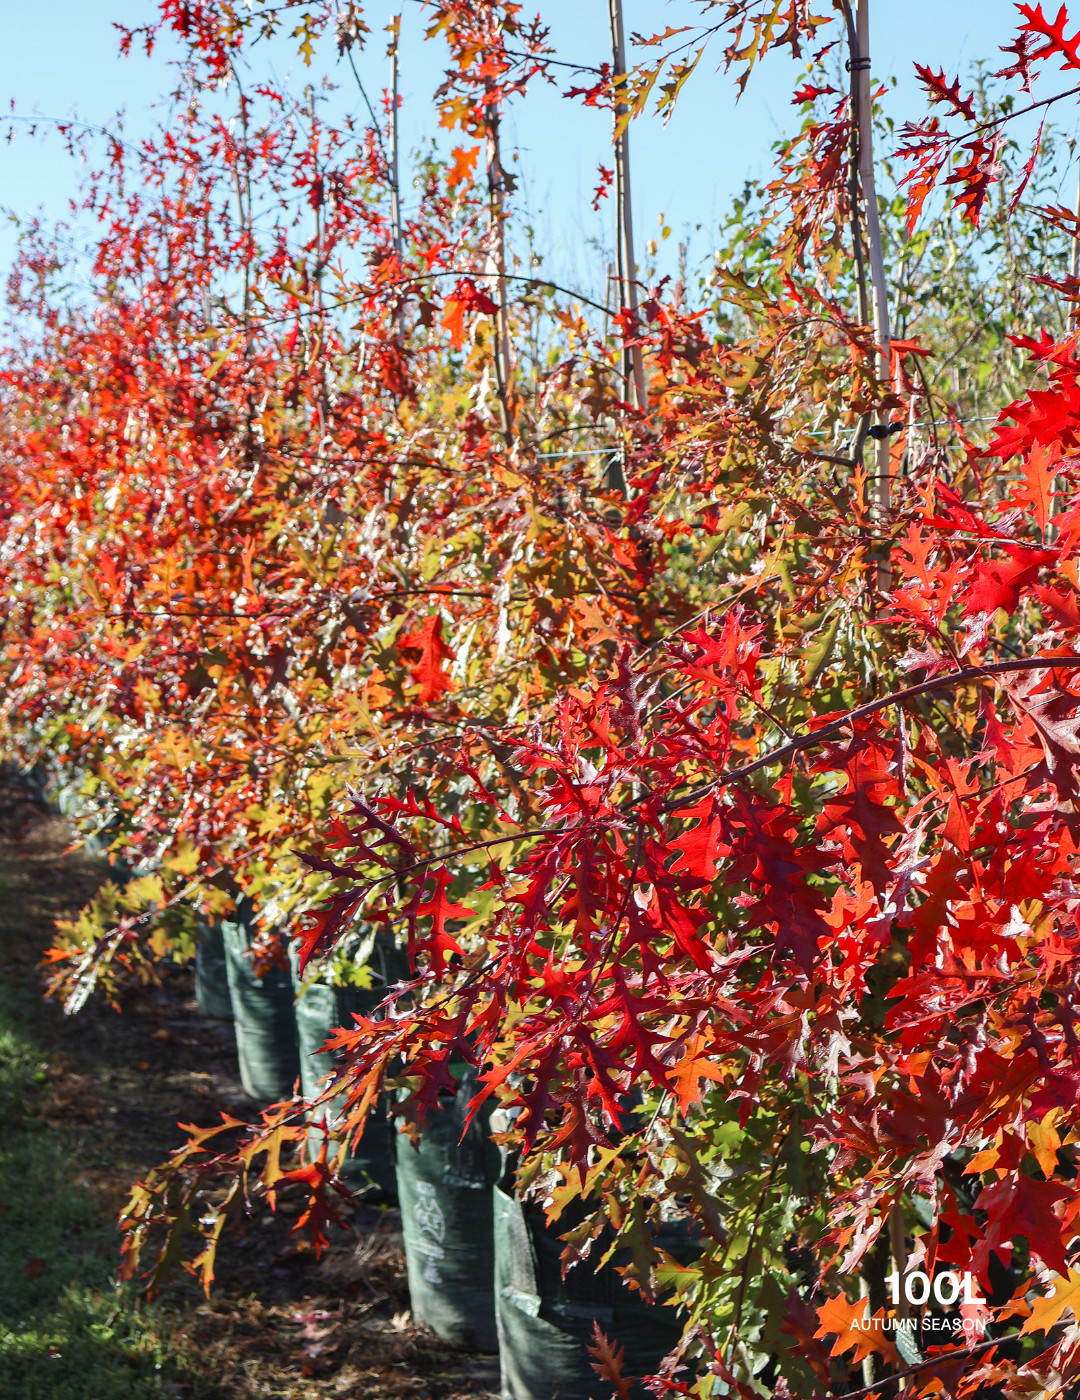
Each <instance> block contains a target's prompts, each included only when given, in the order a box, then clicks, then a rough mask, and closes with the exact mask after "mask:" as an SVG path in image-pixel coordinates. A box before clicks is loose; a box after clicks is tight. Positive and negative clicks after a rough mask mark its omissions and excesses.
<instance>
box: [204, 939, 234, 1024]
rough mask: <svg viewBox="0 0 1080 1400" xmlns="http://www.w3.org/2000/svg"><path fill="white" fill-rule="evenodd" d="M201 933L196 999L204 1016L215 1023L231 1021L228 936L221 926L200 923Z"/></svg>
mask: <svg viewBox="0 0 1080 1400" xmlns="http://www.w3.org/2000/svg"><path fill="white" fill-rule="evenodd" d="M199 932H200V934H201V935H202V937H201V939H200V942H199V945H198V947H197V948H196V949H195V1000H196V1001H197V1002H198V1003H199V1010H200V1011H201V1012H202V1014H203V1015H204V1016H210V1017H212V1018H213V1019H214V1020H215V1021H231V1020H232V1019H233V1009H232V997H231V996H230V995H229V969H228V966H227V963H226V958H225V935H224V933H223V932H222V929H221V925H220V924H210V925H209V926H207V925H206V924H200V926H199Z"/></svg>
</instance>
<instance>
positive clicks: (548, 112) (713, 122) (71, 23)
mask: <svg viewBox="0 0 1080 1400" xmlns="http://www.w3.org/2000/svg"><path fill="white" fill-rule="evenodd" d="M533 3H535V0H533ZM625 7H626V28H627V32H628V33H632V32H633V31H635V30H639V31H642V32H647V33H648V32H654V31H655V30H658V29H662V28H663V27H664V26H665V25H667V24H672V25H675V24H679V23H682V22H686V20H688V19H693V18H694V17H695V16H696V15H697V14H698V13H700V11H699V9H698V8H697V7H696V6H695V5H694V4H693V2H692V0H670V2H669V3H663V2H662V0H625ZM399 8H404V18H403V22H402V40H403V45H402V94H403V98H404V102H403V107H402V118H401V121H402V135H403V144H404V145H405V147H406V148H409V147H411V146H415V145H416V144H417V143H418V142H419V141H420V140H421V139H422V138H424V137H427V136H430V135H432V134H434V133H435V131H436V127H435V120H434V117H433V114H432V106H431V95H432V93H433V91H434V88H435V87H436V86H437V84H438V81H439V78H440V76H441V67H442V53H443V50H442V49H441V46H440V45H439V44H436V43H430V42H429V43H425V42H423V40H422V29H423V20H422V15H421V11H420V7H419V5H418V4H417V3H416V0H376V3H373V4H370V5H369V6H368V7H367V9H366V12H365V13H366V18H367V22H368V23H369V24H370V26H371V28H372V30H373V31H375V34H374V35H373V37H372V39H371V40H369V43H368V46H367V49H366V51H365V52H364V53H363V54H362V55H361V56H360V59H359V67H360V71H361V74H362V76H363V78H364V81H365V83H366V84H368V85H369V91H372V95H373V96H374V94H375V93H376V92H377V91H378V90H379V89H380V88H381V87H382V86H384V85H385V83H386V81H387V62H386V60H385V58H384V52H385V43H384V41H383V36H382V35H381V33H380V32H379V31H380V29H381V26H382V25H383V24H384V23H386V22H388V21H389V19H390V18H391V17H392V15H393V14H394V13H395V12H396V11H397V10H398V9H399ZM525 8H526V9H530V8H531V5H530V4H528V3H526V6H525ZM828 8H829V7H828V5H827V3H824V0H823V3H822V4H821V9H822V11H823V12H825V11H827V10H828ZM1052 8H1053V9H1056V0H1055V4H1054V5H1053V6H1052ZM1075 8H1076V22H1077V23H1078V24H1080V4H1078V5H1077V6H1076V7H1075ZM154 9H155V6H154V4H153V3H152V0H50V3H48V4H27V3H22V4H11V5H10V6H9V8H8V9H7V10H6V12H5V17H4V18H5V24H4V44H3V46H2V47H0V100H3V103H4V106H5V107H6V106H7V104H8V101H9V100H10V99H13V100H14V103H15V111H16V112H17V113H19V114H20V115H23V116H32V115H33V114H34V113H35V112H37V113H41V114H44V115H46V116H51V117H60V116H69V115H77V116H78V117H80V118H81V119H82V120H83V121H86V122H90V123H94V124H101V125H110V124H111V123H112V121H113V119H114V115H115V113H116V111H117V109H118V108H125V109H126V113H127V117H126V121H127V129H128V131H129V133H131V134H133V135H137V134H138V133H139V132H140V131H141V130H145V129H146V128H147V126H148V125H149V124H150V123H151V122H152V121H153V119H154V115H153V111H152V108H153V104H154V103H155V102H157V101H158V100H159V97H160V94H161V93H163V92H165V91H167V89H168V85H169V71H168V68H167V61H168V58H169V56H170V54H169V50H168V47H167V46H166V47H164V48H163V49H162V50H161V51H160V52H159V53H155V55H154V57H153V58H152V59H150V60H147V59H146V58H145V57H144V56H142V55H141V54H139V55H137V56H133V57H130V58H126V59H122V58H120V57H119V56H118V53H117V38H118V36H117V33H116V30H115V29H114V28H113V21H114V20H119V21H122V22H124V23H127V24H137V23H140V22H145V20H146V19H147V18H149V17H150V15H151V14H152V13H153V12H154ZM541 13H542V15H543V17H544V19H545V21H546V22H547V23H548V24H549V25H550V26H551V30H552V37H553V40H554V42H555V45H556V48H557V50H558V52H559V54H560V56H561V57H563V58H565V59H568V60H574V61H581V62H583V63H589V64H595V63H598V62H600V61H602V60H603V59H604V58H606V57H608V56H609V52H610V51H609V48H608V37H607V0H544V3H543V5H542V8H541ZM1015 14H1016V7H1015V5H1013V4H1011V3H1007V0H872V3H871V52H872V55H873V64H874V73H875V76H877V77H879V78H886V77H890V76H895V77H896V78H897V79H899V84H898V87H897V89H896V91H895V92H894V93H893V94H891V95H890V96H889V98H888V99H887V106H888V110H889V112H890V114H891V115H893V116H894V117H895V118H896V120H897V121H898V122H899V121H902V120H905V119H907V118H909V117H911V116H921V115H922V114H923V112H924V111H925V107H924V104H923V101H922V98H921V94H920V91H919V89H918V88H917V87H916V85H915V83H914V81H913V76H912V65H913V63H914V62H915V61H916V60H919V61H921V62H924V63H929V64H931V65H932V66H934V67H935V68H936V67H938V66H944V67H945V68H946V69H947V70H948V71H949V73H950V75H951V74H953V73H955V72H956V71H958V70H959V71H961V72H963V71H964V70H965V69H966V67H967V66H968V65H969V64H970V63H971V61H972V60H974V59H976V58H979V57H986V58H990V59H995V58H996V57H997V50H998V46H999V45H1001V44H1003V43H1006V42H1008V39H1009V37H1010V35H1011V32H1012V29H1013V27H1014V23H1015V19H1014V17H1015ZM268 57H269V58H270V59H271V60H272V62H273V64H274V67H275V69H276V71H277V76H278V78H279V79H281V80H285V81H289V82H290V83H291V85H292V86H294V87H295V88H296V89H298V90H299V89H300V88H302V87H303V85H304V82H305V81H306V78H307V73H306V71H305V70H304V68H303V66H302V65H301V64H300V63H299V61H298V60H296V59H295V58H293V57H291V55H290V53H289V51H288V50H287V49H286V48H285V46H284V45H283V44H281V43H278V44H276V45H275V48H274V51H273V53H272V54H270V55H268ZM718 57H719V54H718V53H717V57H716V58H714V59H713V60H712V62H709V59H708V56H707V57H706V60H705V61H704V62H703V63H702V64H701V65H700V66H699V68H698V71H697V73H696V74H695V75H694V77H693V79H691V82H690V84H689V85H688V87H687V88H686V89H685V90H684V95H683V96H682V98H681V99H680V104H679V108H678V110H677V111H676V114H675V116H674V118H673V119H672V121H671V122H670V123H669V124H668V125H667V126H666V127H665V126H664V125H663V124H662V123H660V122H659V121H656V120H654V119H645V120H641V121H639V122H637V123H635V125H634V127H633V129H632V163H633V182H634V205H635V226H636V227H635V232H636V234H637V239H638V243H639V246H640V245H642V244H643V243H644V241H645V240H646V239H648V238H653V237H655V236H656V235H657V230H658V224H659V219H660V216H661V215H663V216H665V219H666V222H667V224H668V225H669V226H670V227H671V228H672V230H673V236H672V238H671V239H670V241H669V244H668V249H666V250H665V251H667V250H671V251H672V252H673V250H674V247H675V245H676V243H677V241H678V239H679V237H681V236H683V235H684V232H685V230H687V229H688V228H689V229H693V226H694V225H697V224H701V225H703V228H702V230H701V232H700V233H694V235H693V241H692V249H693V252H694V253H695V254H696V255H698V256H701V255H702V254H704V253H706V252H708V251H709V250H710V248H711V247H712V245H713V242H714V241H715V240H714V238H713V234H712V230H713V229H714V228H715V226H716V223H717V221H718V219H719V217H720V215H721V214H722V212H723V210H724V208H725V207H726V206H727V205H728V203H729V202H730V200H731V198H732V196H733V195H734V194H736V193H737V192H738V191H739V190H741V188H742V186H743V183H744V181H745V180H746V179H747V178H748V177H757V176H761V175H764V174H766V173H767V171H768V169H769V166H770V162H771V152H770V148H771V146H772V143H773V142H774V141H775V140H776V139H777V138H778V136H779V135H780V134H781V132H784V131H787V132H790V131H791V130H792V129H793V127H794V125H795V124H796V122H797V114H796V111H795V109H794V108H793V107H792V105H791V91H792V88H793V86H794V85H795V82H796V80H797V78H798V75H799V73H800V72H801V71H802V70H801V69H800V68H799V67H798V66H797V65H793V64H792V63H791V62H790V61H789V60H787V59H786V58H784V57H783V56H781V55H779V54H776V55H771V56H770V57H769V58H768V59H767V60H766V61H765V63H764V64H763V65H762V67H761V69H760V70H759V71H757V72H756V73H755V74H754V75H753V77H752V78H751V80H750V84H749V87H748V89H747V92H746V95H745V96H744V97H743V98H742V100H741V101H740V102H738V103H736V102H735V98H734V88H733V84H732V81H731V79H730V78H729V77H726V76H725V75H724V74H722V73H718V72H717V71H716V63H717V61H718ZM994 66H996V65H994ZM341 83H342V88H341V93H340V98H341V100H342V101H343V102H345V103H347V104H348V105H353V104H355V103H356V101H357V99H356V95H355V84H354V83H353V79H352V75H351V73H349V71H348V69H347V68H343V70H342V71H341ZM568 85H569V84H568V83H566V84H563V86H564V87H565V86H568ZM1060 86H1061V87H1067V86H1069V84H1068V83H1067V82H1062V83H1061V84H1060ZM1055 120H1057V121H1058V122H1059V123H1060V124H1061V125H1063V126H1065V127H1066V128H1067V129H1072V128H1074V127H1075V126H1076V124H1077V112H1076V109H1075V108H1070V110H1069V111H1068V112H1065V111H1058V112H1057V113H1056V115H1055ZM14 130H15V135H14V139H13V140H12V141H11V142H10V143H9V144H0V207H3V208H4V209H5V210H7V211H10V212H11V213H13V214H14V215H16V216H17V217H18V218H26V217H28V216H31V215H33V214H34V213H36V212H38V211H39V210H43V211H44V212H45V214H46V215H47V216H48V217H56V216H58V215H62V214H63V213H64V212H65V209H66V202H67V200H68V199H70V198H71V197H72V196H74V195H76V194H77V191H78V182H79V178H80V174H81V173H82V172H81V170H80V168H79V166H78V165H77V163H75V162H73V161H72V160H71V158H70V157H69V156H67V154H66V153H65V152H64V151H63V149H62V144H61V143H60V142H59V141H58V140H57V139H56V138H55V137H50V138H47V139H45V140H42V139H40V138H35V139H32V140H31V139H28V138H27V136H26V135H25V134H23V133H22V132H21V131H20V130H19V129H18V128H17V127H16V128H15V129H14ZM507 136H508V138H509V140H510V141H511V142H513V143H514V144H515V145H517V146H518V147H519V149H520V161H519V165H520V168H521V170H522V171H523V173H524V174H525V180H524V182H523V188H524V191H525V193H526V195H527V198H528V201H529V209H530V213H531V215H532V217H533V220H534V223H535V226H536V229H537V234H538V242H539V245H540V247H541V250H544V251H546V254H547V256H546V258H545V266H546V267H547V268H548V269H550V272H551V275H559V276H561V277H577V278H580V279H581V280H582V281H587V280H588V278H589V275H590V266H595V265H596V257H595V255H593V254H590V251H589V243H590V240H594V241H595V240H600V241H602V242H607V243H608V244H610V242H611V232H610V230H609V229H608V227H607V226H608V224H610V223H611V221H612V218H613V214H612V210H611V201H607V202H606V203H605V204H604V205H603V206H601V209H602V212H601V213H600V214H599V215H596V214H593V212H592V211H591V209H590V207H589V205H590V200H591V194H592V188H593V186H594V184H595V183H596V167H597V163H598V162H600V161H604V162H606V163H607V164H609V165H610V145H609V136H610V128H609V119H608V117H607V115H606V114H604V113H598V112H593V111H583V110H582V108H581V107H580V106H579V105H578V104H576V103H570V102H566V101H563V100H561V99H560V97H559V96H558V93H557V91H554V90H552V89H547V90H544V89H539V88H538V89H537V90H536V91H535V92H531V93H530V94H529V96H528V97H527V98H526V99H525V100H524V101H519V102H517V103H516V104H515V105H514V108H513V110H512V112H511V113H510V116H509V118H508V122H507ZM13 248H14V225H13V224H12V223H10V222H8V221H5V222H4V224H3V225H2V226H0V264H3V265H4V266H6V265H7V264H8V263H9V261H10V258H11V254H12V251H13Z"/></svg>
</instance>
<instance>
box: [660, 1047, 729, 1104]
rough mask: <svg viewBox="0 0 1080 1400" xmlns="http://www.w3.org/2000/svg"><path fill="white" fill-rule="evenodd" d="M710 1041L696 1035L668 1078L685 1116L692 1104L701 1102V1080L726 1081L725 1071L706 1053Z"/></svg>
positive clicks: (720, 1082)
mask: <svg viewBox="0 0 1080 1400" xmlns="http://www.w3.org/2000/svg"><path fill="white" fill-rule="evenodd" d="M707 1045H708V1041H707V1040H706V1038H705V1036H703V1035H696V1036H694V1037H693V1039H692V1040H689V1041H688V1042H687V1044H686V1049H685V1052H684V1054H683V1057H682V1059H681V1060H679V1061H678V1062H677V1063H676V1064H675V1066H674V1068H673V1069H672V1070H671V1071H670V1072H669V1074H668V1079H669V1080H670V1082H671V1086H672V1088H673V1090H674V1092H675V1095H676V1097H677V1098H678V1100H679V1110H680V1112H681V1113H682V1114H683V1115H684V1116H685V1114H686V1112H687V1110H688V1109H689V1107H690V1105H691V1104H695V1103H700V1102H701V1081H702V1080H703V1079H711V1080H712V1081H713V1082H714V1083H717V1084H722V1083H723V1082H724V1072H723V1070H722V1069H721V1068H720V1066H719V1065H717V1064H716V1063H715V1062H714V1061H713V1060H711V1059H710V1058H709V1056H708V1055H707V1054H706V1053H704V1052H705V1049H706V1046H707Z"/></svg>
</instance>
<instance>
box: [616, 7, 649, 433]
mask: <svg viewBox="0 0 1080 1400" xmlns="http://www.w3.org/2000/svg"><path fill="white" fill-rule="evenodd" d="M608 12H609V15H610V19H611V68H612V78H613V79H614V81H615V83H616V84H618V82H619V79H620V78H622V77H623V76H624V75H625V73H626V45H625V42H624V39H623V14H622V0H608ZM626 112H627V109H626V104H625V103H623V102H618V101H617V102H616V103H615V205H616V217H617V221H618V232H617V237H616V240H615V242H616V258H617V265H618V277H619V308H620V310H622V311H629V312H630V319H631V321H633V322H636V320H637V305H638V301H637V264H636V262H635V260H634V217H633V208H632V205H631V199H630V132H629V129H628V127H626V126H623V122H624V121H625V118H626ZM620 126H623V129H622V130H621V131H620V129H619V128H620ZM631 382H632V383H633V386H634V399H635V402H636V403H637V406H638V408H642V409H643V408H645V407H646V406H647V404H648V399H647V397H646V394H645V365H644V362H643V360H642V357H641V346H640V345H634V346H630V347H629V348H627V349H625V350H624V351H623V397H624V398H625V399H627V400H629V398H630V385H631Z"/></svg>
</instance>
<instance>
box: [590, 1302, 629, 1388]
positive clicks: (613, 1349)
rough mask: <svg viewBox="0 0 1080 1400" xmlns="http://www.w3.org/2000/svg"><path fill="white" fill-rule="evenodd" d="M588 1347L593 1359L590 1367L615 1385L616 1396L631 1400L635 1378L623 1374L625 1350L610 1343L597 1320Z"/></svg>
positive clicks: (594, 1322)
mask: <svg viewBox="0 0 1080 1400" xmlns="http://www.w3.org/2000/svg"><path fill="white" fill-rule="evenodd" d="M586 1346H587V1347H588V1350H589V1355H590V1356H591V1357H592V1358H593V1360H592V1361H590V1362H589V1365H590V1366H591V1367H592V1368H593V1370H594V1371H595V1372H596V1374H597V1375H598V1376H599V1377H600V1379H601V1380H602V1381H607V1382H608V1384H609V1385H613V1386H614V1387H615V1394H616V1395H618V1396H620V1397H621V1400H631V1390H630V1387H631V1386H632V1385H633V1383H634V1377H633V1376H627V1375H624V1374H623V1365H624V1361H623V1355H624V1351H625V1348H623V1347H620V1346H617V1345H616V1344H615V1343H614V1342H612V1341H610V1340H609V1339H608V1338H607V1336H605V1334H604V1333H603V1332H601V1330H600V1324H599V1323H598V1322H597V1321H596V1320H595V1319H594V1320H593V1339H592V1341H591V1342H587V1343H586Z"/></svg>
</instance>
